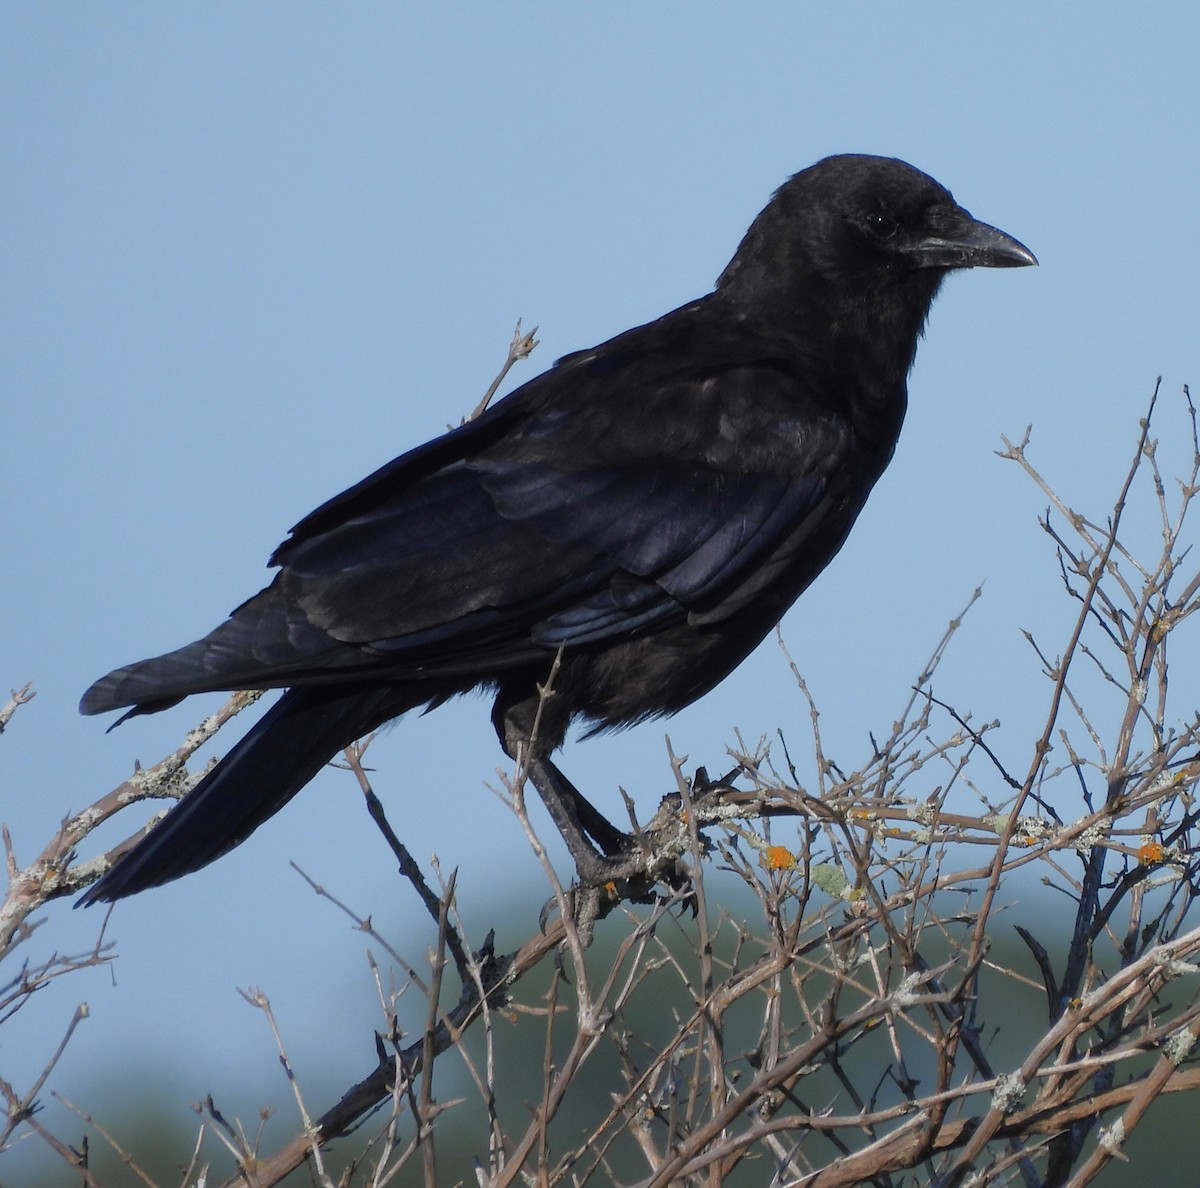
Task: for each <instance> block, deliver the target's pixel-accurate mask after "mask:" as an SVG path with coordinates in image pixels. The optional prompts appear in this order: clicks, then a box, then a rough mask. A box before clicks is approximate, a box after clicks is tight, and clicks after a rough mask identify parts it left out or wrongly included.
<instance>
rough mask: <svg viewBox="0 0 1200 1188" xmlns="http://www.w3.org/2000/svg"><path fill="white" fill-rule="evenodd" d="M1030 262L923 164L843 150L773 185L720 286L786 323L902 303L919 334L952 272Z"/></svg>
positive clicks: (871, 315) (1016, 245)
mask: <svg viewBox="0 0 1200 1188" xmlns="http://www.w3.org/2000/svg"><path fill="white" fill-rule="evenodd" d="M1036 263H1037V260H1036V258H1035V257H1034V255H1033V253H1032V252H1031V251H1029V249H1028V248H1026V247H1025V246H1024V245H1023V244H1021V243H1019V242H1018V241H1017V240H1015V239H1014V238H1013V237H1012V236H1011V235H1007V234H1005V233H1004V232H1003V231H999V230H997V229H996V228H995V227H992V226H989V225H988V224H987V223H981V222H980V221H979V220H978V219H976V218H974V217H973V216H972V215H971V214H970V213H969V212H968V211H966V210H964V209H963V208H962V207H961V206H959V205H958V203H957V202H955V201H954V196H953V195H952V194H951V193H950V191H949V190H947V189H946V188H945V187H944V186H942V185H940V184H939V183H938V182H936V181H934V179H933V178H931V177H929V176H928V175H927V174H924V173H922V172H921V171H920V170H919V169H914V168H913V167H912V166H911V165H908V164H906V163H905V162H903V161H897V160H894V159H892V158H889V157H869V156H854V155H846V156H838V157H827V158H826V159H825V160H823V161H818V162H817V164H815V165H813V166H811V167H810V168H808V169H805V170H803V171H802V172H800V173H797V174H796V175H795V176H794V177H792V178H791V179H790V180H789V181H787V182H785V183H784V185H782V186H781V187H780V188H779V189H778V190H777V191H776V193H775V195H774V197H773V198H772V199H771V201H770V203H768V205H767V207H766V208H765V209H764V210H763V212H762V213H761V214H760V215H759V216H758V218H757V219H755V220H754V223H753V224H752V225H751V227H750V229H749V231H747V233H746V236H745V238H744V239H743V240H742V243H741V245H740V246H739V247H738V250H737V252H736V254H735V255H734V257H733V259H732V260H731V261H730V263H729V266H728V267H727V268H726V269H725V271H724V272H723V273H722V274H721V277H720V279H719V280H718V282H717V288H718V291H719V292H722V293H725V294H727V295H728V296H730V297H731V298H732V299H733V300H734V301H735V302H737V303H739V304H741V305H743V306H747V305H753V306H757V307H758V308H757V309H756V310H755V312H756V313H758V314H760V315H763V314H766V315H768V316H773V317H775V318H784V319H788V320H791V319H792V318H794V317H796V316H797V315H799V316H800V317H802V318H808V317H813V318H820V317H821V316H822V314H824V315H826V316H828V317H829V318H831V319H834V320H843V319H844V318H845V317H846V315H847V312H848V310H850V309H857V310H859V311H861V313H862V314H864V315H865V316H866V318H867V319H873V318H874V317H876V316H879V315H884V314H886V312H887V311H886V309H884V308H879V309H877V308H875V306H876V305H879V306H886V305H888V303H889V302H892V303H895V302H896V301H897V299H899V300H902V301H903V304H904V305H906V306H908V307H910V308H911V309H912V311H913V312H914V313H919V317H918V318H917V327H916V328H917V329H918V330H919V327H920V324H921V323H922V322H923V321H924V317H925V314H926V313H927V312H928V308H929V302H930V301H932V300H933V296H934V294H935V293H936V292H937V288H938V285H939V284H940V283H941V280H942V277H943V276H945V274H946V273H947V272H948V271H950V270H951V269H954V268H975V267H983V268H1015V267H1021V266H1023V265H1027V264H1036ZM901 293H904V294H905V296H904V297H903V298H900V297H899V295H900V294H901ZM906 333H907V331H906Z"/></svg>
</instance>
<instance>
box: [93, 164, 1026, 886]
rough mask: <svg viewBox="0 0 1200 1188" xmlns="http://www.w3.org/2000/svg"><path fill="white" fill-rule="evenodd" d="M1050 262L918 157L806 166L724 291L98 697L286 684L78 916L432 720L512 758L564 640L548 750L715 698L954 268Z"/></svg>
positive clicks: (878, 426) (813, 565)
mask: <svg viewBox="0 0 1200 1188" xmlns="http://www.w3.org/2000/svg"><path fill="white" fill-rule="evenodd" d="M1032 263H1035V261H1034V259H1033V256H1032V255H1031V254H1030V253H1029V252H1028V251H1027V250H1026V249H1025V248H1023V247H1022V246H1021V245H1020V244H1018V243H1017V242H1016V241H1015V240H1013V239H1011V238H1009V237H1008V236H1006V235H1004V234H1003V233H1001V232H998V231H996V230H994V229H993V228H991V227H988V226H986V225H985V224H981V223H978V222H976V221H975V220H973V219H972V218H971V217H970V216H969V215H968V214H967V213H966V212H965V211H964V210H962V208H961V207H959V206H957V205H956V204H955V203H954V201H953V199H952V197H951V196H950V194H949V193H948V192H947V191H946V190H944V189H943V188H942V187H941V186H940V185H938V183H936V182H935V181H933V180H932V179H931V178H929V177H927V176H926V175H924V174H922V173H919V172H918V171H917V170H915V169H913V168H911V167H910V166H908V165H905V164H903V163H902V162H898V161H892V160H888V159H883V158H874V157H834V158H829V159H827V160H826V161H823V162H820V163H819V164H817V165H815V166H813V167H812V168H810V169H808V170H805V171H804V172H802V173H800V174H797V175H796V176H795V177H794V178H792V179H791V180H790V181H789V182H787V183H786V184H785V185H784V186H783V187H781V189H780V190H779V191H778V192H777V193H776V195H775V196H774V198H773V199H772V201H771V203H770V204H769V205H768V206H767V208H766V209H765V210H764V211H763V212H762V214H760V215H759V217H758V218H757V219H756V220H755V222H754V224H753V225H752V226H751V228H750V230H749V231H748V232H747V234H746V236H745V238H744V239H743V241H742V244H741V246H740V247H739V248H738V251H737V253H736V255H735V256H734V258H733V260H732V262H731V263H730V264H729V266H728V267H727V268H726V269H725V271H724V272H723V273H722V275H721V277H720V279H719V281H718V284H717V288H716V290H715V292H713V293H712V294H710V295H709V296H707V297H703V298H701V299H700V300H698V301H694V302H692V303H690V304H688V305H685V306H683V307H682V308H680V309H677V310H675V311H673V312H672V313H669V314H667V315H665V316H664V317H662V318H660V319H658V320H657V321H654V322H651V323H649V324H647V325H644V326H640V327H637V328H636V329H633V330H630V331H628V332H627V333H625V334H622V335H619V336H618V337H616V338H614V339H611V340H610V341H608V342H606V343H603V344H602V345H600V346H598V347H596V348H594V349H593V350H590V351H585V352H580V353H578V354H574V355H568V356H567V357H566V358H564V359H562V360H560V361H559V362H558V363H557V364H556V365H555V366H554V367H553V368H551V369H550V370H549V371H547V372H545V373H544V374H542V375H540V376H538V377H537V378H535V379H533V380H531V381H530V382H529V383H527V384H525V385H524V386H523V387H521V388H519V389H517V390H516V391H515V392H513V393H512V394H511V395H510V396H508V397H507V398H505V399H504V400H502V401H500V402H499V403H498V404H496V405H495V406H494V407H493V408H491V409H490V410H489V411H487V412H486V413H484V414H483V415H482V416H481V417H479V418H478V419H477V420H475V421H473V422H472V423H470V424H468V425H466V426H464V427H463V428H461V429H457V430H454V431H452V432H451V433H448V434H446V435H445V436H444V437H441V438H438V439H437V440H435V441H432V442H430V443H428V444H426V445H424V446H421V447H419V448H417V449H415V450H413V451H411V452H410V453H408V454H405V455H403V456H402V457H400V458H398V459H396V460H395V461H394V462H391V463H389V464H388V465H387V466H384V467H383V468H382V469H380V470H379V471H377V472H376V473H375V474H373V475H371V476H370V477H369V478H367V479H365V480H364V481H363V482H361V483H359V484H358V485H357V486H355V487H352V488H351V489H350V490H348V491H346V492H345V493H343V494H342V495H339V496H337V497H336V498H334V499H332V500H330V501H329V502H328V503H326V504H324V505H323V506H322V507H320V508H318V509H317V510H316V511H315V512H313V513H312V514H311V515H309V516H307V517H306V518H305V519H304V520H302V521H301V522H300V523H299V524H298V525H297V526H296V527H295V528H294V529H293V530H292V533H291V535H290V536H289V538H288V539H287V540H286V541H285V542H284V543H283V544H282V545H281V546H280V547H279V548H278V549H277V550H276V552H275V554H274V556H273V557H272V558H271V563H272V564H273V565H277V566H279V567H280V570H279V573H278V574H277V575H276V577H275V580H274V581H273V582H272V584H271V585H270V586H269V587H268V588H267V589H266V590H264V591H263V592H261V593H260V594H258V595H256V596H255V597H254V598H251V599H250V600H249V601H248V602H246V603H244V604H243V605H242V606H241V607H239V608H238V609H237V610H236V611H235V612H234V613H233V615H232V616H231V618H230V619H229V620H228V621H227V622H226V623H224V624H222V625H221V626H220V627H218V628H217V629H216V630H215V631H214V632H213V633H212V634H211V635H209V636H208V637H206V638H205V639H203V640H200V641H198V642H197V643H194V644H191V645H189V646H187V647H185V648H182V649H180V650H179V651H177V652H172V653H169V654H168V655H165V656H161V657H158V658H156V659H152V660H147V661H142V662H141V663H139V664H134V665H130V666H129V667H127V668H122V669H118V670H117V671H116V672H113V673H111V674H110V675H109V676H107V677H104V678H103V679H102V680H100V681H98V682H97V683H96V684H95V685H93V686H92V688H91V689H89V690H88V692H87V693H86V694H85V696H84V699H83V703H82V706H81V708H82V710H83V712H85V713H100V712H104V711H106V710H110V709H115V708H119V707H123V706H136V707H138V708H139V709H140V710H141V711H145V712H150V711H153V710H157V709H161V708H164V707H165V706H167V705H170V704H173V703H175V702H176V701H178V700H179V699H180V698H182V697H185V696H187V695H188V694H190V693H195V692H202V691H206V690H216V689H238V688H264V687H265V688H273V687H284V688H287V689H288V690H289V691H288V692H286V693H285V694H284V695H283V698H282V699H281V700H280V702H279V703H278V704H277V705H276V706H275V707H274V708H273V709H272V711H271V712H270V714H268V716H267V717H266V718H264V719H263V721H262V722H260V723H259V724H258V725H257V726H255V727H254V728H253V729H252V730H251V731H250V733H249V734H248V735H247V736H246V738H245V739H243V740H242V742H240V743H239V744H238V745H237V746H236V747H235V748H234V749H233V751H232V752H231V753H230V754H229V755H228V756H227V757H226V758H225V759H224V760H223V761H222V762H221V763H220V764H219V765H218V766H217V767H216V768H215V769H214V771H213V772H212V773H210V774H209V775H208V776H207V777H206V778H205V779H204V781H203V782H202V783H201V784H200V785H199V786H198V787H197V788H196V789H195V790H193V791H192V792H191V793H190V794H189V795H188V797H187V798H186V799H185V800H184V802H183V803H182V804H181V805H179V806H178V807H177V808H175V809H174V810H172V812H171V813H170V814H169V815H168V816H167V818H166V819H165V820H164V821H163V822H162V823H161V824H160V825H159V826H158V827H156V829H155V830H154V831H153V832H152V833H151V834H150V835H149V836H148V837H147V838H146V839H145V840H144V841H142V842H141V843H140V845H139V846H138V847H137V848H136V849H135V850H134V851H133V852H132V853H131V854H129V855H127V856H126V857H125V858H124V859H122V860H121V861H120V862H119V863H118V864H117V865H116V866H115V867H114V868H113V869H112V871H110V872H109V873H108V874H107V875H106V876H105V877H104V878H103V879H102V880H101V881H100V882H99V883H97V884H96V885H95V886H94V887H93V888H92V889H91V891H90V892H89V894H88V896H87V897H86V900H87V901H88V902H92V901H96V900H113V899H118V898H120V897H122V896H124V895H129V894H132V893H134V892H136V891H139V890H142V889H144V888H146V887H150V886H154V885H157V884H159V883H162V882H165V881H167V880H169V879H172V878H175V877H177V876H178V875H180V874H184V873H186V872H188V871H190V870H194V869H197V868H199V867H200V866H203V865H205V864H206V863H207V862H209V861H212V860H213V859H214V858H216V857H218V856H219V855H220V854H221V853H223V852H225V851H226V850H228V849H230V848H232V847H233V846H234V845H236V844H238V843H239V842H240V841H242V840H244V839H245V838H246V837H247V836H248V835H249V833H250V832H251V831H252V830H253V829H254V828H255V827H257V825H259V824H261V823H262V821H264V820H266V819H267V817H269V816H271V815H272V814H273V813H274V812H276V811H277V810H278V809H279V808H280V807H282V805H283V804H284V803H286V801H287V800H288V799H290V798H291V796H293V795H294V794H295V793H296V792H297V791H298V790H299V789H300V788H301V787H303V785H304V784H305V783H307V782H308V780H309V779H311V778H312V776H313V775H315V774H316V772H317V771H318V770H319V769H320V767H321V766H322V765H323V764H324V763H325V762H327V761H328V760H329V759H330V758H331V757H333V756H334V755H335V754H336V753H337V751H338V750H340V749H341V748H342V747H343V746H345V745H346V744H348V743H349V742H351V741H353V740H354V739H355V738H357V737H359V736H361V735H363V734H365V733H367V732H369V731H370V730H372V729H374V728H375V727H377V726H379V725H380V724H381V723H383V722H384V721H387V720H388V719H390V718H393V717H395V716H397V715H399V714H401V713H404V712H405V711H407V710H409V709H412V708H415V707H417V706H423V705H436V704H438V703H440V702H442V701H444V700H446V699H447V698H448V697H452V696H454V695H456V694H458V693H461V692H465V691H466V690H469V689H471V688H474V687H476V686H479V685H484V686H487V687H490V688H493V689H494V690H495V691H496V709H495V711H494V720H495V723H496V726H497V730H498V731H499V733H500V736H501V741H502V742H503V743H504V744H505V746H506V748H507V749H508V750H509V751H510V753H511V752H513V751H515V750H516V749H517V748H518V747H519V746H521V745H522V744H524V743H526V742H527V741H528V738H529V733H530V730H531V727H532V722H533V714H534V712H535V709H536V704H537V684H538V683H539V682H543V681H544V680H545V678H546V675H547V672H548V671H549V668H550V665H551V663H552V661H553V659H554V657H555V655H556V653H557V652H558V650H559V648H560V647H561V648H562V650H563V656H562V664H561V669H560V671H559V673H558V675H557V677H556V680H555V686H554V691H555V695H554V697H553V699H552V700H551V701H550V702H549V703H548V704H547V707H546V709H545V711H544V712H543V716H542V720H541V723H540V727H539V734H538V738H537V741H536V747H535V749H536V752H537V754H538V755H539V756H541V757H543V758H546V757H548V755H549V754H550V753H551V752H552V751H553V750H554V749H555V748H556V747H557V746H558V745H559V744H560V743H561V741H562V738H563V735H564V733H565V730H566V728H567V726H568V724H569V722H570V721H571V720H572V719H573V718H583V719H586V720H588V721H589V722H591V723H593V724H594V725H595V726H596V727H597V728H606V727H613V726H622V725H626V724H629V723H632V722H636V721H639V720H641V719H644V718H648V717H653V716H656V715H661V714H669V713H673V712H675V711H676V710H678V709H680V708H682V707H683V706H685V705H687V704H688V703H689V702H691V701H693V700H694V699H695V698H697V697H698V696H700V695H701V694H703V693H705V692H706V691H707V690H709V689H711V688H712V687H713V686H714V685H715V684H716V683H717V682H719V681H720V680H721V679H722V678H723V677H724V676H725V675H726V674H727V673H728V672H729V671H730V670H731V669H732V668H733V667H735V666H736V665H737V664H738V663H739V662H740V661H741V660H742V659H743V658H744V657H745V656H746V654H747V653H748V652H750V651H751V650H752V649H753V648H754V646H755V645H756V644H757V643H758V642H759V641H760V640H761V639H762V638H763V636H764V635H765V634H766V633H767V632H768V631H769V630H770V629H771V627H772V626H773V625H774V624H775V623H776V622H777V621H778V620H779V618H780V616H781V615H782V614H783V612H784V611H785V610H786V609H787V608H788V607H789V606H790V605H791V603H792V602H793V601H794V600H795V599H796V598H797V597H798V595H799V594H800V593H801V592H802V591H803V590H804V589H805V587H806V586H807V585H808V584H809V583H810V582H811V581H812V580H813V578H814V577H816V575H817V574H818V573H820V571H821V570H822V569H823V568H824V567H825V565H826V564H827V563H828V562H829V560H830V559H831V558H832V557H833V555H834V554H835V553H836V552H837V550H838V549H839V548H840V547H841V545H842V542H843V541H844V540H845V537H846V534H847V533H848V532H849V530H850V527H851V525H852V524H853V522H854V519H855V517H856V516H857V515H858V513H859V511H860V510H861V508H862V506H863V504H864V502H865V500H866V498H867V495H868V494H869V492H870V490H871V487H872V486H873V485H874V483H875V481H876V479H877V478H878V477H879V475H880V473H881V472H882V471H883V468H884V467H885V466H886V464H887V462H888V460H889V458H890V457H891V454H892V450H893V448H894V445H895V442H896V438H897V434H898V433H899V430H900V425H901V422H902V420H903V417H904V410H905V402H906V390H905V379H906V376H907V374H908V370H909V368H910V366H911V364H912V360H913V356H914V353H915V350H916V345H917V340H918V337H919V336H920V333H921V330H922V327H923V326H924V322H925V318H926V315H927V313H928V310H929V306H930V303H931V302H932V300H933V297H934V295H935V293H936V292H937V289H938V286H939V284H940V282H941V280H942V277H943V276H944V275H945V273H946V272H947V271H948V270H949V269H951V268H956V267H970V266H973V265H984V266H1015V265H1023V264H1032ZM544 768H545V769H546V770H548V771H549V772H550V773H552V775H553V777H555V778H558V779H561V777H559V776H558V773H557V771H556V769H554V768H553V765H551V764H549V762H548V758H547V759H546V763H545V764H544ZM535 775H536V773H535ZM552 782H553V781H552ZM567 787H569V785H568V786H567ZM539 791H542V793H543V795H549V796H554V793H552V792H550V793H548V792H547V789H546V788H544V787H543V786H542V785H541V784H539ZM572 812H574V810H571V812H568V816H571V814H572ZM575 815H576V816H577V815H578V814H577V813H576V814H575ZM572 819H573V820H574V817H572ZM556 820H559V823H560V826H562V824H563V821H562V820H561V813H557V814H556ZM585 824H586V822H585ZM584 832H586V833H590V834H591V835H592V836H593V837H595V836H597V834H598V833H599V832H603V830H597V829H595V828H592V827H591V826H590V825H589V826H587V828H585V829H584ZM614 832H615V831H614ZM569 840H570V839H569ZM576 840H578V839H576ZM573 851H574V847H573ZM577 858H578V854H577ZM581 869H582V867H581Z"/></svg>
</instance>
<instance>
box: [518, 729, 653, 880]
mask: <svg viewBox="0 0 1200 1188" xmlns="http://www.w3.org/2000/svg"><path fill="white" fill-rule="evenodd" d="M523 758H524V768H525V774H526V776H527V777H528V779H529V782H530V783H531V784H532V785H533V786H534V787H535V788H536V789H537V792H538V795H539V796H540V797H541V798H542V803H543V804H545V806H546V810H547V812H549V814H550V816H551V818H552V820H553V821H554V824H555V825H556V826H557V827H558V831H559V833H561V834H562V837H563V841H564V842H566V844H567V849H568V850H569V851H570V852H571V857H572V858H573V859H574V860H575V869H576V870H577V871H578V872H579V877H580V879H581V880H582V882H583V883H585V884H586V885H588V886H591V887H599V886H602V885H603V884H605V883H608V882H611V881H612V880H614V879H616V878H619V877H622V876H623V875H624V874H625V873H626V871H625V868H626V867H627V866H628V854H629V847H630V841H631V839H630V838H629V836H628V835H627V834H624V833H622V832H621V831H620V830H619V829H617V828H616V826H614V825H613V824H612V823H611V822H609V821H608V820H607V819H606V818H605V817H604V815H603V814H602V813H600V812H599V810H597V809H596V808H595V807H594V806H593V805H592V804H591V803H590V802H589V801H587V800H586V799H585V798H584V797H583V796H582V795H581V794H580V793H579V792H578V791H577V790H576V789H575V788H574V786H573V785H572V784H571V782H570V781H569V780H568V779H567V778H566V777H565V776H564V775H563V774H562V772H561V771H559V770H558V768H557V767H556V766H555V765H554V764H553V763H552V762H551V761H550V760H549V759H546V758H544V757H542V756H540V755H538V754H536V753H529V754H527V755H525V756H524V757H523ZM593 838H594V839H595V841H596V842H597V843H598V844H599V845H600V847H601V849H602V850H603V851H604V852H603V854H602V853H601V852H600V850H597V848H596V845H594V844H593V842H592V839H593ZM622 859H624V861H623V860H622Z"/></svg>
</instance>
